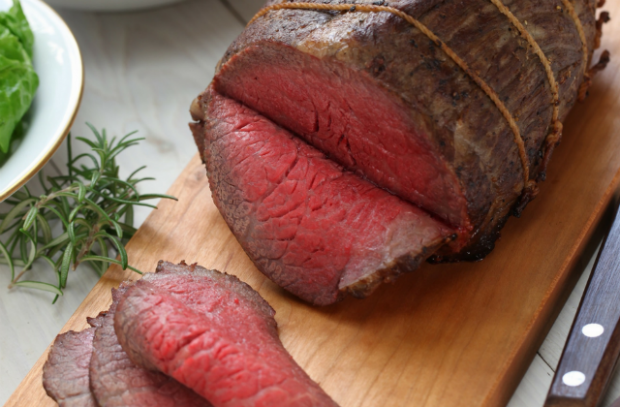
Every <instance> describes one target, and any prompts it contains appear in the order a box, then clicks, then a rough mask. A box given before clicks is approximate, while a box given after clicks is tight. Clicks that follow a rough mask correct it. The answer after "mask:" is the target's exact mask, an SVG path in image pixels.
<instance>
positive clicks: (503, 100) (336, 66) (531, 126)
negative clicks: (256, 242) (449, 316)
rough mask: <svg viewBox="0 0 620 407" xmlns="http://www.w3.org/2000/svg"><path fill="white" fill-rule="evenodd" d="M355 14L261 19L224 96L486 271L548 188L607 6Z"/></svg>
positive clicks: (439, 2)
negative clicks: (442, 230)
mask: <svg viewBox="0 0 620 407" xmlns="http://www.w3.org/2000/svg"><path fill="white" fill-rule="evenodd" d="M279 3H284V2H283V1H282V0H275V1H271V2H269V3H268V4H269V5H274V4H279ZM309 3H310V4H312V3H315V4H319V5H320V6H324V5H327V6H329V5H336V4H339V3H341V2H338V1H336V0H321V1H316V0H310V1H309ZM355 3H356V4H357V5H359V6H358V8H356V7H352V8H351V11H349V12H336V11H329V10H311V9H304V10H294V9H282V10H272V11H269V12H268V13H266V14H264V15H262V16H260V17H259V18H257V19H256V20H255V21H253V22H252V23H251V24H249V25H248V27H247V28H246V29H245V30H244V31H243V33H242V34H241V35H240V36H239V37H238V38H237V40H236V41H235V42H234V43H233V44H232V45H231V46H230V48H229V49H228V51H227V52H226V54H225V56H224V58H223V59H222V61H221V63H220V64H219V66H218V72H217V73H216V75H215V78H214V81H213V85H214V87H215V90H217V91H218V92H220V93H221V94H223V95H225V96H228V97H231V98H233V99H235V100H238V101H240V102H242V103H243V104H244V105H246V106H248V107H250V108H252V109H254V110H255V111H257V112H259V113H260V114H262V115H264V116H265V117H267V118H269V119H271V120H273V121H274V122H275V123H277V124H279V125H281V126H283V127H285V128H287V129H289V130H290V131H292V132H293V133H294V134H296V135H297V136H300V137H302V138H304V139H305V140H306V141H308V142H310V143H311V144H312V145H314V146H315V147H317V148H319V149H320V150H322V151H323V152H325V153H327V154H328V155H329V157H330V158H332V159H334V160H336V161H338V162H339V163H341V164H343V165H345V166H346V167H347V168H350V169H353V170H355V171H357V172H358V173H360V174H361V175H363V176H364V177H366V178H368V179H369V180H371V181H373V182H374V183H376V184H377V185H379V186H381V187H382V188H385V189H387V190H389V191H391V192H393V193H395V194H397V195H398V196H400V197H401V198H403V199H405V200H408V201H410V202H413V203H415V204H416V205H418V206H420V207H421V208H423V209H425V210H427V211H429V212H430V213H432V214H434V215H435V216H437V217H439V218H441V219H443V220H444V221H445V222H446V223H447V224H448V225H450V226H452V227H454V228H455V229H457V231H458V239H457V240H456V241H455V242H453V243H452V244H450V245H446V246H444V247H443V248H442V249H441V250H440V253H439V255H438V256H437V259H441V260H458V259H480V258H482V257H483V256H485V255H486V254H487V253H488V252H489V251H490V250H491V249H492V248H493V246H494V242H495V240H496V238H497V237H498V235H499V229H500V228H501V227H502V225H503V224H504V222H505V221H506V218H507V217H508V216H509V215H510V214H511V213H515V211H516V212H519V211H520V210H521V209H522V208H523V206H524V205H525V203H527V201H528V200H529V199H530V198H531V197H532V196H533V195H535V193H536V188H535V186H533V185H534V181H535V180H537V179H543V178H544V163H546V161H547V159H548V157H549V155H550V152H551V151H552V149H553V146H554V145H555V143H556V142H557V141H558V136H559V134H560V128H561V125H560V123H559V121H556V120H554V117H553V116H554V106H555V107H557V108H558V110H557V116H558V117H557V119H558V120H560V121H561V120H563V119H564V118H565V116H566V114H567V113H568V111H569V109H570V108H571V107H572V106H573V104H574V102H575V100H576V98H577V94H578V90H579V87H580V84H581V83H582V82H583V79H584V73H587V67H588V66H589V64H590V59H591V56H592V51H593V49H594V47H595V37H596V28H595V3H596V2H595V0H574V1H572V0H551V1H542V2H541V1H535V0H502V1H498V0H494V1H489V0H467V1H456V0H448V1H446V0H393V1H389V2H385V1H383V0H382V1H379V2H377V1H372V0H360V1H356V2H355ZM361 5H382V6H390V7H392V8H393V9H395V10H398V11H403V12H405V13H407V15H409V16H410V17H412V18H413V19H415V20H417V21H418V22H419V23H421V24H423V25H424V26H425V27H426V28H428V30H429V31H430V32H431V33H432V34H434V35H435V36H436V40H431V39H430V38H431V37H429V35H427V34H425V33H423V32H422V31H420V30H419V29H418V28H416V27H414V26H413V25H412V24H411V23H410V22H407V21H405V20H404V19H403V18H402V17H401V16H397V15H395V14H393V13H390V12H385V11H381V12H369V13H368V12H363V11H361ZM293 6H294V5H293ZM293 6H292V7H293ZM502 7H503V8H502ZM520 29H521V30H523V32H520ZM580 30H581V33H580ZM582 34H583V36H582ZM582 38H583V40H582ZM536 47H538V48H539V49H540V51H541V53H542V54H544V55H543V57H542V58H541V57H540V56H539V55H538V54H537V53H536V52H535V51H536ZM447 48H449V50H451V52H452V53H451V54H450V53H447V52H446V49H447ZM452 55H454V56H455V57H458V58H460V59H461V60H462V61H463V63H464V64H463V65H462V66H461V65H459V64H458V63H457V61H456V58H455V57H453V56H452ZM545 63H548V64H549V70H546V66H545ZM463 66H465V67H466V68H467V70H465V69H464V68H463ZM549 73H551V74H552V75H551V77H550V75H549ZM474 76H476V77H478V78H479V79H480V81H481V82H484V84H486V86H487V87H488V92H487V91H485V90H483V87H482V86H481V85H480V83H478V82H476V80H474ZM586 77H587V75H586ZM552 80H553V82H555V84H557V86H558V91H559V92H558V93H557V95H554V89H555V88H554V87H553V86H552V85H553V83H552ZM491 93H492V94H493V95H496V96H497V101H494V100H492V99H491V97H490V96H489V95H490V94H491ZM556 99H557V100H556ZM498 103H499V104H503V106H504V107H505V108H506V111H505V112H503V111H502V110H501V109H500V108H499V105H498ZM506 114H507V115H508V116H510V117H511V118H512V119H514V123H515V126H516V127H517V131H518V132H519V134H520V140H521V141H522V144H520V142H518V139H519V138H518V137H516V134H515V131H514V129H511V127H510V125H509V120H508V119H507V118H506V117H507V116H506ZM195 119H196V120H199V121H201V120H203V118H202V117H200V115H199V114H198V115H195ZM521 148H522V150H521ZM520 150H521V151H522V153H523V154H520ZM524 164H525V165H524ZM526 170H527V174H529V176H528V180H527V185H526V180H525V175H526ZM224 210H225V211H229V212H231V211H233V210H234V208H225V209H224Z"/></svg>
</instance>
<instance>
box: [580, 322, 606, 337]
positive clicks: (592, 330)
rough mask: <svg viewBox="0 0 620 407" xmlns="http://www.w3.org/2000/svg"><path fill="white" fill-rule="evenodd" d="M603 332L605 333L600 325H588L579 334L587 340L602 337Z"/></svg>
mask: <svg viewBox="0 0 620 407" xmlns="http://www.w3.org/2000/svg"><path fill="white" fill-rule="evenodd" d="M603 332H605V328H604V327H603V325H601V324H588V325H584V327H583V328H581V333H582V334H584V335H585V336H587V337H588V338H598V337H599V336H601V335H603Z"/></svg>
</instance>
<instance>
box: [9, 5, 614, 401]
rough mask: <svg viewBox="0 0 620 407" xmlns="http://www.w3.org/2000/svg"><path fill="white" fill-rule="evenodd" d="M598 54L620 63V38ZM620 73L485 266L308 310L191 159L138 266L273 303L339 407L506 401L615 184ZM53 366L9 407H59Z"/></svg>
mask: <svg viewBox="0 0 620 407" xmlns="http://www.w3.org/2000/svg"><path fill="white" fill-rule="evenodd" d="M608 9H612V10H610V11H612V15H617V13H613V11H614V10H615V11H618V10H619V9H620V7H619V6H618V4H617V2H614V3H612V4H609V5H608ZM619 36H620V30H619V26H618V25H617V24H610V25H608V27H606V32H605V37H604V39H605V38H607V39H610V38H611V39H614V38H620V37H619ZM603 46H604V47H605V46H606V47H607V48H610V50H611V51H612V54H615V55H620V43H618V42H617V41H615V42H614V41H609V40H606V41H605V40H604V42H603ZM614 51H615V52H614ZM619 68H620V63H619V60H618V59H617V58H616V59H612V62H611V64H610V66H609V67H608V68H607V70H606V71H605V72H603V73H602V74H600V75H599V76H598V77H597V78H596V79H595V81H594V87H593V89H592V91H591V97H590V98H589V99H588V100H587V101H586V103H584V104H580V105H578V106H577V107H576V108H575V109H574V110H573V112H572V114H571V115H570V117H569V119H568V121H567V122H566V123H565V134H564V139H563V142H562V145H561V146H560V147H559V148H558V149H557V150H556V153H555V155H554V158H553V160H552V162H551V166H550V169H549V172H548V174H549V175H548V179H547V181H546V182H545V183H543V184H542V185H541V193H540V195H539V197H538V198H537V199H536V200H535V201H534V202H532V203H531V204H530V205H529V206H528V208H527V209H526V210H525V212H524V214H523V216H522V218H521V219H511V220H510V221H509V223H508V225H507V226H506V228H505V229H504V230H503V233H502V239H501V240H500V241H499V242H498V244H497V248H496V249H495V251H494V252H493V253H492V254H491V255H490V256H489V257H488V258H487V259H485V260H484V261H482V262H478V263H461V264H447V265H439V266H433V265H424V266H423V267H422V268H421V269H420V270H418V271H417V272H415V273H412V274H409V275H406V276H404V277H403V278H401V279H400V280H398V281H397V282H396V283H395V284H393V285H386V286H383V287H381V288H380V289H379V290H378V291H377V292H376V293H375V294H374V295H373V296H371V297H370V298H368V299H366V300H355V299H347V300H345V301H343V302H341V303H339V304H336V305H334V306H330V307H326V308H312V307H310V306H308V305H306V304H304V303H301V302H300V301H298V300H296V299H295V298H293V297H291V296H290V295H288V294H286V293H285V292H283V291H282V290H280V289H279V288H277V287H276V286H274V285H273V284H272V283H271V282H269V281H268V280H266V279H265V278H264V277H263V276H262V275H261V274H260V273H259V272H258V271H257V270H256V269H255V267H254V266H253V265H252V263H251V262H250V261H249V259H248V258H247V256H246V255H245V253H244V252H243V251H242V249H241V248H240V246H239V245H238V244H237V242H236V241H235V239H234V237H233V236H232V235H231V233H230V231H229V230H228V227H227V226H226V224H225V223H224V221H223V219H222V218H221V216H220V215H219V213H218V212H217V210H216V209H215V207H214V205H213V203H212V201H211V198H210V192H209V189H208V186H207V183H206V177H205V173H204V169H203V167H202V166H201V164H200V162H199V160H198V158H197V156H195V157H194V158H193V159H192V161H191V162H190V163H189V164H188V166H187V167H186V169H185V170H184V172H183V173H182V174H181V175H180V176H179V178H178V179H177V181H176V182H175V183H174V184H173V186H172V188H171V189H170V191H169V192H170V193H171V194H173V195H176V196H177V197H178V198H179V201H178V202H162V203H161V204H160V205H159V210H157V211H153V213H152V214H151V215H150V216H149V217H148V219H147V220H146V222H145V223H144V224H143V226H142V227H141V228H140V230H139V232H138V233H137V234H136V235H135V237H134V238H133V239H132V241H131V242H130V243H129V245H128V253H129V258H130V262H131V263H132V264H133V265H134V266H136V267H138V268H141V269H143V270H154V268H155V264H156V263H157V261H158V260H159V259H165V260H169V261H175V262H176V261H180V260H186V261H188V262H198V263H199V264H201V265H203V266H206V267H211V268H217V269H219V270H222V271H226V272H228V273H232V274H235V275H237V276H239V277H240V278H241V279H242V280H244V281H246V282H247V283H249V284H250V285H252V286H253V287H254V288H255V289H257V290H258V291H259V292H260V293H261V295H263V297H265V299H266V300H267V301H268V302H269V303H270V304H271V305H272V306H273V307H274V309H275V310H276V312H277V313H276V320H277V321H278V324H279V329H280V336H281V339H282V341H283V343H284V345H285V347H286V348H287V349H288V350H289V351H290V352H291V354H292V355H293V357H294V358H295V359H296V360H297V361H298V362H299V363H300V364H301V366H302V367H303V368H304V369H305V370H306V371H307V372H308V373H309V374H310V376H311V377H312V378H313V379H314V380H316V381H318V382H319V383H320V384H321V386H322V387H323V388H324V389H325V390H326V391H327V392H328V393H329V394H330V395H331V396H332V397H333V398H334V399H335V400H336V401H337V402H338V403H339V404H340V405H342V406H343V407H344V406H351V407H352V406H369V407H370V406H427V407H430V406H433V407H444V406H501V405H505V404H506V402H507V401H508V400H509V398H510V396H511V395H512V392H513V391H514V389H515V388H516V386H517V384H518V383H519V381H520V379H521V377H522V376H523V374H524V373H525V370H526V369H527V367H528V366H529V365H530V362H531V361H532V358H533V357H534V355H535V353H536V350H537V349H538V347H539V346H540V343H541V341H542V339H543V338H544V336H545V334H546V333H547V331H548V329H549V326H550V323H551V322H552V321H553V319H554V317H555V316H556V315H557V312H558V311H559V309H560V307H561V306H562V304H563V300H564V299H565V298H566V296H567V295H568V293H569V289H570V288H571V287H572V285H573V284H574V282H575V281H576V279H577V277H578V275H577V274H576V273H574V272H573V268H572V266H573V265H574V263H575V262H576V261H577V259H578V256H579V254H580V253H581V251H582V250H583V248H584V246H585V245H586V243H587V242H588V237H589V236H590V234H591V233H592V232H593V230H594V228H595V226H596V224H597V221H598V220H599V218H600V217H601V215H602V214H603V212H604V210H605V208H606V206H607V205H608V203H609V202H610V200H611V198H612V196H613V194H614V192H615V190H616V188H617V186H618V181H619V177H618V169H619V168H620V120H619V119H620V117H619V116H618V112H620V77H619V73H618V72H620V70H619ZM205 85H206V84H205ZM197 92H198V90H197ZM187 137H190V136H189V132H188V134H187ZM135 277H136V275H135V274H131V273H127V272H122V271H121V270H119V269H118V268H116V267H112V268H111V269H110V270H108V272H107V273H106V275H105V276H104V278H103V279H101V281H100V282H99V283H98V284H97V285H96V286H95V288H94V289H93V290H92V292H91V293H90V294H89V295H88V296H87V298H86V299H85V301H84V302H83V303H82V305H81V306H80V307H79V308H78V310H77V311H76V312H75V314H74V315H73V317H72V318H71V319H70V320H69V321H68V323H67V324H66V325H65V327H64V328H63V331H66V330H69V329H76V330H78V329H82V328H84V327H85V326H86V321H85V317H86V316H94V315H96V314H97V313H98V312H99V311H101V310H104V309H106V308H107V306H108V305H109V304H110V302H111V298H110V288H112V287H114V286H117V285H118V284H119V283H120V281H122V279H124V278H135ZM46 356H47V355H46V354H43V355H42V356H41V358H40V360H39V361H38V362H37V364H36V365H35V366H34V367H33V369H32V370H31V371H30V373H29V374H28V376H27V377H26V378H25V379H24V381H23V382H22V384H21V385H20V386H19V387H18V389H17V390H16V391H15V393H14V394H13V396H12V397H11V398H10V399H9V401H8V402H7V404H6V406H53V405H55V404H54V403H53V402H52V401H51V399H49V398H48V397H47V396H46V395H45V393H44V391H43V388H42V386H41V367H42V365H43V363H44V361H45V358H46Z"/></svg>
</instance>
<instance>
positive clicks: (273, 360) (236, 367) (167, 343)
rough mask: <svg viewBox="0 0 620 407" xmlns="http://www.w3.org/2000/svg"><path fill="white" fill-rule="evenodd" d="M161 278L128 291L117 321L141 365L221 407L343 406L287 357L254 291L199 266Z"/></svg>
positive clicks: (267, 310)
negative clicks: (163, 374)
mask: <svg viewBox="0 0 620 407" xmlns="http://www.w3.org/2000/svg"><path fill="white" fill-rule="evenodd" d="M166 269H172V271H173V272H169V271H168V272H167V271H166ZM158 270H159V271H160V273H157V274H155V275H147V276H145V277H143V278H142V279H141V280H139V281H137V282H136V283H135V284H134V285H132V286H131V287H129V288H128V290H127V292H126V293H125V295H124V296H123V297H122V298H121V300H120V301H119V303H118V307H117V309H116V314H115V317H114V320H115V321H114V322H115V330H116V333H117V336H118V339H119V341H120V343H121V345H122V346H123V349H125V350H126V351H127V354H128V355H129V356H130V358H131V359H132V360H133V361H134V362H135V363H137V364H140V365H142V366H144V367H146V368H149V369H155V368H156V369H158V370H160V371H162V372H164V373H166V374H168V375H170V376H172V377H174V378H175V379H177V380H178V381H179V382H181V383H183V384H185V385H187V386H188V387H190V388H192V389H194V390H195V391H196V392H197V393H199V394H201V395H202V396H204V397H205V398H207V399H209V400H210V401H211V402H212V403H213V405H214V406H216V407H220V406H231V407H233V406H234V407H244V406H248V407H250V406H251V407H254V406H271V407H279V406H317V407H318V406H321V407H328V406H336V404H335V403H334V402H333V401H332V400H331V399H330V398H329V396H327V395H326V394H325V393H324V392H323V391H322V390H321V388H320V387H319V386H318V385H317V384H316V383H314V382H313V381H312V380H311V379H310V378H309V377H308V376H307V375H306V373H305V372H304V371H303V370H302V369H301V368H300V367H299V366H298V365H297V364H296V363H295V361H294V360H293V359H292V358H291V356H290V355H289V354H288V353H287V352H286V350H285V349H284V347H283V346H282V344H281V342H280V340H279V338H278V333H277V327H276V322H275V320H274V318H273V315H274V311H273V309H272V308H271V307H270V306H269V305H268V304H267V303H266V302H265V301H264V300H263V299H262V298H261V297H260V296H259V295H258V293H256V292H255V291H254V290H252V288H251V287H250V286H248V285H247V284H245V283H243V282H241V281H239V280H238V279H237V278H236V277H234V276H230V275H227V274H222V273H219V272H217V271H212V270H206V269H204V268H202V267H197V266H186V265H183V264H181V265H178V266H174V265H171V264H169V263H160V265H159V267H158Z"/></svg>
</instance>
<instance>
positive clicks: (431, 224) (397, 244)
mask: <svg viewBox="0 0 620 407" xmlns="http://www.w3.org/2000/svg"><path fill="white" fill-rule="evenodd" d="M201 103H202V106H203V109H204V112H205V115H204V117H205V120H206V124H205V126H206V132H205V133H206V138H205V142H206V145H205V148H204V153H205V161H206V162H207V169H208V172H209V176H210V183H211V190H212V191H213V199H214V202H215V204H216V205H217V207H218V208H220V210H221V211H222V213H223V215H224V218H225V219H226V221H227V222H228V224H229V225H230V227H231V229H232V231H233V233H234V234H235V236H236V237H237V239H238V240H239V242H240V243H241V245H242V246H243V247H244V248H245V250H246V252H247V253H248V255H249V256H250V257H251V258H252V260H253V261H254V263H256V264H257V265H258V267H259V268H260V269H261V270H262V271H263V272H264V273H266V274H267V276H268V277H269V278H271V279H272V280H273V281H275V282H276V283H277V284H278V285H280V286H281V287H284V288H286V289H287V290H289V291H290V292H292V293H293V294H295V295H297V296H299V297H300V298H302V299H304V300H306V301H309V302H311V303H313V304H318V305H325V304H330V303H333V302H335V301H336V300H337V299H338V298H339V297H340V296H341V295H342V293H345V292H350V293H353V294H355V295H358V296H364V295H366V294H368V293H369V292H371V291H372V290H373V289H374V288H375V287H376V286H377V284H378V283H379V282H381V281H384V280H390V279H393V278H394V277H395V276H396V275H397V274H398V273H399V272H401V271H406V270H411V269H415V268H417V266H418V264H419V263H420V262H421V261H423V260H424V259H425V258H426V257H428V256H429V255H430V254H431V253H433V252H434V251H435V250H436V249H437V248H438V247H439V246H440V245H442V244H444V243H445V242H446V240H447V239H449V238H450V237H451V236H452V235H454V231H453V230H451V229H449V228H447V227H446V226H444V225H443V224H442V223H441V222H438V221H437V220H434V219H433V218H431V216H430V215H429V214H428V213H426V212H423V211H422V210H420V209H418V208H417V207H415V206H413V205H411V204H409V203H407V202H405V201H403V200H401V199H399V198H397V197H396V196H394V195H391V194H389V193H388V192H386V191H384V190H382V189H380V188H377V187H376V186H374V185H372V184H371V183H369V182H367V181H364V180H362V179H361V178H360V177H358V176H356V175H354V174H352V173H350V172H349V171H345V170H344V169H343V168H342V167H341V166H339V165H337V164H336V163H334V162H333V161H331V160H329V159H327V158H326V157H325V155H324V154H322V153H321V152H320V151H318V150H316V149H315V148H313V147H310V146H309V145H307V144H306V143H304V142H303V141H301V140H299V139H298V138H296V137H293V135H292V134H291V133H289V132H288V131H286V130H284V129H282V128H281V127H279V126H277V125H275V124H274V123H273V122H271V121H270V120H268V119H266V118H264V117H263V116H261V115H259V114H257V113H256V112H255V111H253V110H251V109H249V108H247V107H245V106H243V105H241V104H239V103H238V102H235V101H234V100H232V99H230V98H227V97H223V96H221V95H219V94H218V93H217V92H215V91H213V90H212V89H210V90H209V91H208V92H207V93H205V94H204V95H203V97H202V98H201Z"/></svg>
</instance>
